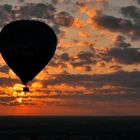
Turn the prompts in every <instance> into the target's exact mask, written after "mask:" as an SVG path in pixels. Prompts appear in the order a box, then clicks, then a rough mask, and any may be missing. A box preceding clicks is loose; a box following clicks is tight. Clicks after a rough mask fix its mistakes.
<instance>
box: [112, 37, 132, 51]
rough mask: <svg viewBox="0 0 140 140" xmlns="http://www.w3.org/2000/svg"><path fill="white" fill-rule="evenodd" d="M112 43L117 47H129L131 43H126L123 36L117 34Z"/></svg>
mask: <svg viewBox="0 0 140 140" xmlns="http://www.w3.org/2000/svg"><path fill="white" fill-rule="evenodd" d="M114 45H115V46H117V47H121V48H127V47H130V46H131V44H130V43H126V42H125V38H124V37H123V36H121V35H118V36H117V37H116V39H115V41H114Z"/></svg>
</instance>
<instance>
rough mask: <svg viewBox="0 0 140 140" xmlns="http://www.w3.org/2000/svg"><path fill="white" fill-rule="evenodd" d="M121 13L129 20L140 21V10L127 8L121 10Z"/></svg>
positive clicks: (132, 7)
mask: <svg viewBox="0 0 140 140" xmlns="http://www.w3.org/2000/svg"><path fill="white" fill-rule="evenodd" d="M121 13H122V14H123V15H124V16H126V17H129V18H133V19H139V18H140V8H137V7H135V6H127V7H123V8H121Z"/></svg>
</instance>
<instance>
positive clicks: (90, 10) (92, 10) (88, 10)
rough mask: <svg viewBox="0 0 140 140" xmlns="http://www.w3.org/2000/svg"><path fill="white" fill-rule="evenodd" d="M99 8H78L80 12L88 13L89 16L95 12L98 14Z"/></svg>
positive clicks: (93, 15) (92, 15)
mask: <svg viewBox="0 0 140 140" xmlns="http://www.w3.org/2000/svg"><path fill="white" fill-rule="evenodd" d="M99 12H100V11H99V10H97V9H90V8H89V7H87V6H82V7H81V8H80V13H82V14H83V13H84V14H86V15H88V16H89V17H95V16H96V15H97V14H99Z"/></svg>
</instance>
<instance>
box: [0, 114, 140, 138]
mask: <svg viewBox="0 0 140 140" xmlns="http://www.w3.org/2000/svg"><path fill="white" fill-rule="evenodd" d="M0 139H1V140H5V139H6V140H125V139H128V140H135V139H136V140H139V139H140V117H10V116H9V117H7V116H3V117H0Z"/></svg>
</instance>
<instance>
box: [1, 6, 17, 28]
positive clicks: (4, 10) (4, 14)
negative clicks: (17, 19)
mask: <svg viewBox="0 0 140 140" xmlns="http://www.w3.org/2000/svg"><path fill="white" fill-rule="evenodd" d="M14 16H15V14H14V11H13V10H12V6H11V5H9V4H4V5H0V26H1V27H2V26H4V25H5V24H7V23H8V22H9V21H11V19H14Z"/></svg>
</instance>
